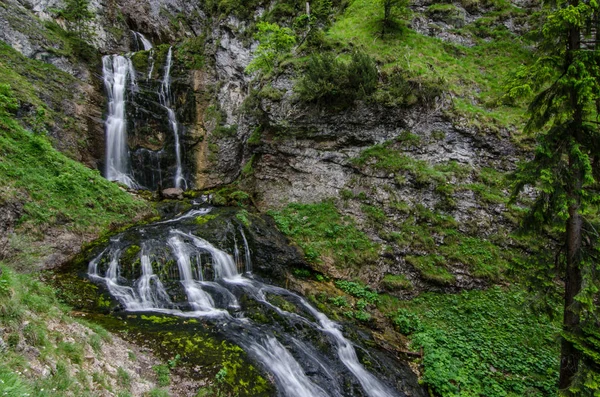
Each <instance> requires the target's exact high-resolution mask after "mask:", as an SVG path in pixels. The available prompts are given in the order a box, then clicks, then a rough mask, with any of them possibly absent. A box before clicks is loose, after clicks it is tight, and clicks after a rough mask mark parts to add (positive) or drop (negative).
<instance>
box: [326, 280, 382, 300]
mask: <svg viewBox="0 0 600 397" xmlns="http://www.w3.org/2000/svg"><path fill="white" fill-rule="evenodd" d="M335 286H336V287H338V288H339V289H341V290H342V291H344V292H346V293H347V294H350V295H352V296H353V297H355V298H359V299H362V300H363V301H364V302H366V303H367V304H370V305H373V304H376V303H377V302H378V300H379V295H378V294H377V292H375V291H373V290H372V289H370V288H369V287H366V286H364V285H362V284H360V283H357V282H354V281H346V280H338V281H336V282H335Z"/></svg>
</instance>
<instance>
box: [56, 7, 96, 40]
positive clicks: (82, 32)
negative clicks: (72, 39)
mask: <svg viewBox="0 0 600 397" xmlns="http://www.w3.org/2000/svg"><path fill="white" fill-rule="evenodd" d="M60 15H61V16H62V17H63V18H65V20H66V21H67V23H68V24H69V30H71V31H72V32H74V33H75V34H76V35H77V38H78V39H79V40H82V41H85V40H88V39H89V38H90V37H91V32H90V29H89V22H90V21H91V20H92V19H93V18H94V14H93V13H92V12H91V11H90V0H65V8H64V9H62V10H61V12H60Z"/></svg>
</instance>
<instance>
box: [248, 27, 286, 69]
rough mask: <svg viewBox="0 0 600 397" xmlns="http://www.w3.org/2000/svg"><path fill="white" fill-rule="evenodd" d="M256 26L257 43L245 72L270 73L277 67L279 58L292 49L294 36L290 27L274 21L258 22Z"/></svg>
mask: <svg viewBox="0 0 600 397" xmlns="http://www.w3.org/2000/svg"><path fill="white" fill-rule="evenodd" d="M256 27H257V29H258V32H257V33H256V34H255V35H254V38H255V39H256V40H258V42H259V44H258V47H257V48H256V50H255V53H254V59H252V61H251V62H250V64H249V65H248V66H247V67H246V72H247V73H254V72H257V71H260V72H262V73H270V72H272V71H273V70H275V69H276V68H277V66H278V65H279V62H280V58H281V57H282V56H284V55H285V54H287V53H289V52H290V51H291V50H292V48H293V47H294V44H295V43H296V38H295V36H294V32H293V31H292V30H291V29H289V28H282V27H281V26H279V25H277V24H275V23H269V22H259V23H258V24H257V25H256Z"/></svg>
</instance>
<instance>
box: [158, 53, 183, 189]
mask: <svg viewBox="0 0 600 397" xmlns="http://www.w3.org/2000/svg"><path fill="white" fill-rule="evenodd" d="M172 66H173V47H169V52H168V53H167V62H166V65H165V75H164V77H163V81H162V85H161V87H160V91H159V93H158V97H159V99H160V103H161V105H162V106H164V107H165V109H166V110H167V114H168V117H169V126H170V127H171V131H172V132H173V138H174V140H175V166H176V170H175V177H174V183H175V188H181V186H182V184H183V185H184V186H185V185H186V182H185V179H184V177H183V172H182V168H181V144H180V143H179V123H178V122H177V117H176V116H175V111H174V110H173V108H172V107H171V67H172Z"/></svg>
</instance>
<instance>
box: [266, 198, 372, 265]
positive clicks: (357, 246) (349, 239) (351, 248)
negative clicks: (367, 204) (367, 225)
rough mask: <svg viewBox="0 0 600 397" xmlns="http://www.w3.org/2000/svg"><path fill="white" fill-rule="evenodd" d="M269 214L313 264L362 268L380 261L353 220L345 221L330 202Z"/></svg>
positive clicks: (294, 206)
mask: <svg viewBox="0 0 600 397" xmlns="http://www.w3.org/2000/svg"><path fill="white" fill-rule="evenodd" d="M269 214H270V215H271V216H272V217H273V218H274V219H275V222H276V224H277V227H278V228H279V230H281V231H282V232H283V233H284V234H285V235H287V236H289V237H290V238H291V239H292V240H293V241H294V242H295V243H296V244H298V245H299V246H300V248H302V249H303V250H304V254H305V256H306V258H307V260H309V261H310V262H311V263H313V264H320V263H331V262H333V263H335V264H336V265H337V266H340V267H345V266H360V265H362V264H366V263H369V262H371V261H373V260H375V259H376V258H377V246H376V245H375V244H373V243H372V242H371V241H370V240H369V238H368V237H367V236H366V235H365V234H364V233H362V232H360V231H359V230H358V229H356V226H355V225H354V223H353V221H352V220H351V219H350V218H348V217H342V216H341V215H340V214H339V212H338V211H337V209H336V208H335V205H334V204H333V203H332V202H331V201H324V202H322V203H319V204H290V205H288V206H287V207H286V208H284V209H283V210H281V211H269Z"/></svg>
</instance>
